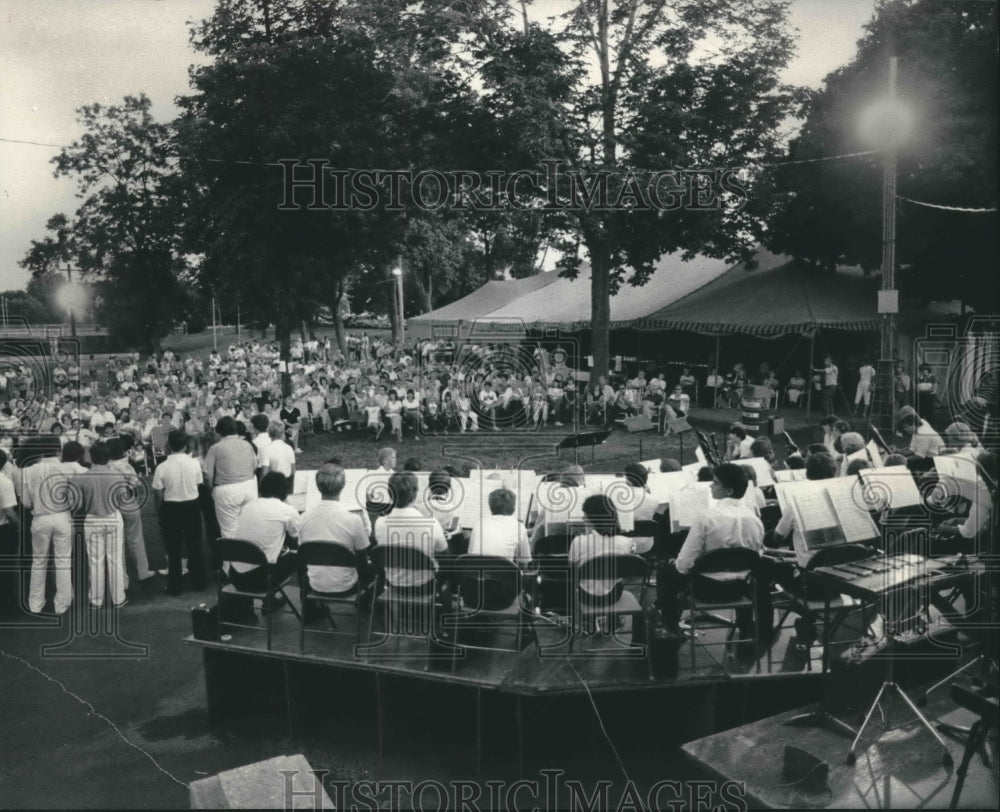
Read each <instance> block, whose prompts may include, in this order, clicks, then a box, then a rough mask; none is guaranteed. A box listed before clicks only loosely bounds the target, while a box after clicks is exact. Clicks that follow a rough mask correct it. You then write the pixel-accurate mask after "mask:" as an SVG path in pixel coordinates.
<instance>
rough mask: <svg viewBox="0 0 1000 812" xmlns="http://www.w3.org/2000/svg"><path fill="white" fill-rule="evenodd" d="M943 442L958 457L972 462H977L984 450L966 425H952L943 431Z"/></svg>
mask: <svg viewBox="0 0 1000 812" xmlns="http://www.w3.org/2000/svg"><path fill="white" fill-rule="evenodd" d="M944 440H945V442H946V443H947V444H948V448H949V449H952V450H954V451H955V453H956V454H957V455H958V456H960V457H966V458H967V459H969V460H973V461H975V460H977V459H978V458H979V455H980V454H982V453H983V451H984V450H985V449H983V447H982V445H980V443H979V438H978V437H977V436H976V433H975V432H974V431H973V430H972V429H971V428H970V427H969V425H968V424H967V423H958V422H956V423H952V424H951V425H950V426H948V428H946V429H945V430H944Z"/></svg>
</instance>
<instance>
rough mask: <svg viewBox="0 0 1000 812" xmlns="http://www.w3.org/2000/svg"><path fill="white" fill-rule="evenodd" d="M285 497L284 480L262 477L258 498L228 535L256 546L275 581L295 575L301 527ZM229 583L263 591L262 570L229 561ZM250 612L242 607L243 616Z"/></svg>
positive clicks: (274, 475) (264, 577)
mask: <svg viewBox="0 0 1000 812" xmlns="http://www.w3.org/2000/svg"><path fill="white" fill-rule="evenodd" d="M287 497H288V480H287V479H286V478H285V477H283V476H282V475H281V474H279V473H276V472H274V471H272V472H271V473H269V474H265V475H264V476H263V477H261V480H260V496H258V497H257V498H256V499H253V500H252V501H250V502H248V503H247V504H245V505H244V506H243V510H242V511H241V512H240V517H239V519H237V521H236V529H235V531H234V532H233V536H232V537H233V538H238V539H244V540H245V541H252V542H253V543H254V544H256V545H257V546H258V547H260V549H261V550H263V551H264V555H265V556H266V558H267V562H268V563H269V564H271V565H273V566H274V573H273V577H274V580H275V581H278V582H280V581H282V580H284V579H286V578H288V577H289V576H290V575H291V574H292V573H294V572H295V567H296V562H295V554H294V552H293V550H294V549H295V547H297V546H298V537H299V528H300V526H301V524H302V519H301V517H300V516H299V512H298V511H297V510H296V509H295V508H293V507H292V506H291V505H289V504H288V503H287V502H286V501H285V499H286V498H287ZM229 580H230V581H231V582H232V584H233V586H235V587H236V588H237V589H245V590H247V591H251V592H252V591H257V590H263V589H266V588H267V572H266V570H265V569H264V567H254V566H253V565H251V564H241V563H239V562H233V563H232V564H231V565H230V567H229ZM279 605H280V603H279ZM266 608H268V609H270V608H272V607H266ZM250 612H252V608H251V606H250V605H246V613H247V614H249V613H250Z"/></svg>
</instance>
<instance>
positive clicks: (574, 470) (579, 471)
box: [531, 465, 586, 549]
mask: <svg viewBox="0 0 1000 812" xmlns="http://www.w3.org/2000/svg"><path fill="white" fill-rule="evenodd" d="M559 485H560V486H562V487H563V488H581V489H582V488H584V487H585V485H586V480H585V479H584V474H583V468H581V467H580V466H579V465H567V466H566V469H565V470H564V471H563V472H562V474H560V475H559ZM547 523H548V522H547V517H546V513H545V509H544V508H542V509H540V510H539V511H538V514H537V516H535V524H534V526H533V527H532V531H531V547H532V549H534V547H535V544H536V543H538V541H539V540H540V539H543V538H545V536H546V535H547V534H548V530H547V529H546V524H547ZM557 527H558V525H557Z"/></svg>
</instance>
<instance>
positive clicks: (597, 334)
mask: <svg viewBox="0 0 1000 812" xmlns="http://www.w3.org/2000/svg"><path fill="white" fill-rule="evenodd" d="M590 274H591V276H590V354H591V355H593V356H594V366H593V368H592V369H591V370H590V376H591V380H596V379H597V378H598V377H599V376H601V375H605V376H606V375H607V374H608V361H609V355H610V352H611V350H610V344H611V340H610V333H609V331H610V329H611V286H610V282H611V263H610V261H609V260H608V257H607V256H605V254H604V253H603V252H601V251H597V250H594V249H593V248H591V249H590Z"/></svg>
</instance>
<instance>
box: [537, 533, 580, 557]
mask: <svg viewBox="0 0 1000 812" xmlns="http://www.w3.org/2000/svg"><path fill="white" fill-rule="evenodd" d="M571 543H572V539H571V538H570V537H569V534H567V533H556V534H554V535H551V536H543V537H542V538H540V539H539V540H538V541H536V542H535V549H534V551H533V552H534V556H535V558H539V557H542V556H553V555H568V554H569V545H570V544H571Z"/></svg>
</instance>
